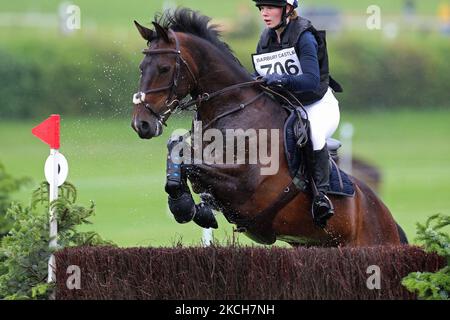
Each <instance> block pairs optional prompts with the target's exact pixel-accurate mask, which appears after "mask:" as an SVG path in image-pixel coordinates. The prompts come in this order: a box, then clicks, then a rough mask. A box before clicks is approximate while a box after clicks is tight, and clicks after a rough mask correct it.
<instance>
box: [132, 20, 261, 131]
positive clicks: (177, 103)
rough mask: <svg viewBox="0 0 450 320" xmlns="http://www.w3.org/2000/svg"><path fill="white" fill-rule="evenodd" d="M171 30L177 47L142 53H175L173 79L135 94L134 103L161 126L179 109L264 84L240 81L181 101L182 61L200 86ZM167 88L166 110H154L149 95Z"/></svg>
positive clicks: (243, 105)
mask: <svg viewBox="0 0 450 320" xmlns="http://www.w3.org/2000/svg"><path fill="white" fill-rule="evenodd" d="M169 32H170V33H171V34H172V36H173V38H174V39H175V49H150V48H147V49H144V50H142V53H144V54H146V55H160V54H174V55H175V56H176V61H175V71H174V72H173V75H172V80H171V82H170V84H169V85H167V86H165V87H160V88H156V89H149V90H147V91H145V92H138V93H136V94H134V95H133V104H134V105H137V106H138V105H144V107H145V108H146V109H147V110H148V111H149V112H150V113H151V114H153V115H154V116H155V117H156V118H157V119H158V122H159V124H160V125H161V127H162V126H163V125H164V126H167V125H166V122H167V119H168V118H169V116H170V115H171V114H173V113H174V112H176V111H178V110H185V109H187V108H189V107H191V106H193V105H197V106H199V105H200V104H201V103H202V102H205V101H208V100H210V99H213V98H215V97H217V96H220V95H222V94H224V93H226V92H228V91H231V90H235V89H238V88H243V87H250V86H254V85H261V84H262V81H259V80H256V81H249V82H243V83H239V84H235V85H232V86H229V87H226V88H224V89H222V90H219V91H216V92H213V93H203V94H200V95H199V96H198V97H197V98H191V99H189V100H188V101H186V102H181V99H180V98H179V97H178V96H177V88H178V84H179V77H180V70H181V63H183V64H184V65H185V66H186V69H187V70H188V72H189V75H190V77H191V78H192V80H193V82H194V85H195V87H198V81H197V79H196V77H195V75H194V73H193V72H192V69H191V68H190V67H189V64H188V63H187V61H186V60H185V59H184V58H183V57H182V55H181V50H180V42H179V41H178V38H177V35H176V33H175V32H174V31H173V30H172V29H169ZM167 90H170V92H169V95H168V96H167V99H166V102H165V106H166V110H163V111H162V112H161V113H158V112H156V111H154V110H153V109H152V108H151V107H150V105H149V104H148V103H146V102H145V99H146V97H147V96H148V95H150V94H153V93H159V92H163V91H167ZM260 96H261V95H258V96H257V97H258V98H259V97H260ZM173 97H175V98H174V99H172V98H173ZM255 100H256V99H255ZM251 102H253V101H251ZM246 106H247V104H241V105H240V109H236V110H235V111H237V110H242V109H243V108H245V107H246ZM235 111H234V112H235ZM228 114H230V113H229V112H227V114H226V115H228ZM226 115H225V114H224V115H223V116H220V117H218V118H222V117H224V116H226ZM215 120H218V119H215Z"/></svg>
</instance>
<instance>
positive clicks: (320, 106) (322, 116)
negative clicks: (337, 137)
mask: <svg viewBox="0 0 450 320" xmlns="http://www.w3.org/2000/svg"><path fill="white" fill-rule="evenodd" d="M304 107H305V110H306V113H307V114H308V119H309V122H310V125H311V137H310V138H311V140H312V144H313V148H314V151H317V150H322V149H323V147H324V146H325V143H326V141H327V139H328V138H331V136H332V135H333V134H334V132H335V131H336V129H337V128H338V126H339V121H340V119H341V115H340V112H339V102H338V101H337V100H336V98H335V97H334V94H333V91H332V89H331V88H328V91H327V93H326V94H325V96H324V97H323V98H322V99H321V100H319V101H317V102H315V103H313V104H310V105H306V106H304ZM302 114H303V116H305V115H304V112H303V111H302Z"/></svg>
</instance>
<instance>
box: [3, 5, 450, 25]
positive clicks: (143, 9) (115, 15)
mask: <svg viewBox="0 0 450 320" xmlns="http://www.w3.org/2000/svg"><path fill="white" fill-rule="evenodd" d="M445 1H446V0H427V1H423V0H421V1H415V3H416V7H417V12H418V13H419V14H428V15H433V14H436V12H437V10H438V7H439V5H440V4H441V3H443V2H445ZM70 2H71V3H74V4H76V5H78V6H79V7H80V9H81V14H82V19H83V20H82V21H84V23H87V24H91V25H95V26H96V27H102V26H109V27H114V28H117V27H129V26H130V22H131V21H132V20H133V19H140V20H142V21H148V20H149V19H150V18H152V17H153V14H154V13H155V12H158V11H161V9H162V8H163V3H164V2H166V3H172V4H176V5H181V6H185V7H189V8H193V9H196V10H201V11H202V12H203V13H205V14H207V15H210V16H212V17H220V18H224V17H235V16H236V13H237V12H238V11H239V9H240V8H243V7H248V8H254V5H253V2H252V1H251V0H244V1H243V0H227V1H220V2H219V1H211V0H169V1H163V0H152V1H149V0H132V1H128V2H127V3H126V5H124V3H123V2H121V1H107V0H97V1H89V0H73V1H70ZM59 3H60V1H55V0H40V1H35V0H22V1H9V2H7V1H2V2H1V3H0V12H31V11H36V12H42V13H55V12H57V8H58V5H59ZM370 5H378V6H380V8H381V10H382V13H384V14H400V13H401V12H402V8H403V5H404V1H403V0H378V1H373V0H333V1H329V0H302V1H300V8H302V7H303V6H309V7H310V6H331V7H335V8H338V9H341V10H343V11H344V12H346V13H351V14H357V15H365V14H366V10H367V8H368V7H369V6H370ZM300 10H301V9H300Z"/></svg>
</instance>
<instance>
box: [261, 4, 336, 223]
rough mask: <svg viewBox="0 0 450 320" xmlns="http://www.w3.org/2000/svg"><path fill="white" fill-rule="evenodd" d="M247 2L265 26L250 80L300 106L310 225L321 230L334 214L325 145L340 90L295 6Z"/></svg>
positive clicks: (320, 44)
mask: <svg viewBox="0 0 450 320" xmlns="http://www.w3.org/2000/svg"><path fill="white" fill-rule="evenodd" d="M253 1H254V2H255V3H256V6H257V7H258V8H259V10H260V12H261V18H262V19H263V20H264V22H265V25H266V26H267V28H266V29H265V30H264V31H263V33H262V35H261V38H260V40H259V43H258V47H257V53H256V54H255V55H253V62H254V66H255V70H256V73H255V74H254V77H255V78H257V77H262V79H263V81H265V82H266V84H267V85H268V86H280V87H283V88H285V89H287V90H289V91H290V92H291V93H293V94H294V95H295V97H296V98H297V99H298V100H299V101H300V102H301V103H302V104H303V105H304V109H305V110H306V113H307V114H308V119H309V122H310V139H311V142H312V150H310V152H307V153H308V154H309V155H308V156H307V157H306V158H307V167H308V168H309V169H308V170H309V171H310V175H311V176H312V178H313V180H314V182H315V185H316V187H317V193H316V196H315V197H314V200H313V204H312V214H313V217H314V221H315V223H316V224H317V225H318V226H320V227H322V228H324V227H325V226H326V222H327V220H328V219H329V218H331V217H332V216H333V214H334V208H333V204H332V203H331V201H330V199H329V198H328V197H327V192H328V191H329V187H330V183H329V177H330V165H329V153H328V149H327V144H326V140H327V139H328V138H330V137H331V136H332V135H333V133H334V132H335V131H336V129H337V127H338V125H339V120H340V113H339V103H338V101H337V100H336V98H335V96H334V94H333V92H341V91H342V88H341V87H340V86H339V84H338V83H337V82H336V81H334V80H333V79H332V78H331V77H330V76H329V70H328V54H327V49H326V41H325V35H324V33H323V32H319V31H317V30H316V29H315V28H314V27H313V26H312V24H311V22H310V21H309V20H307V19H304V18H302V17H300V16H298V14H297V12H296V11H295V9H296V8H297V7H298V1H297V0H253ZM303 117H305V115H303Z"/></svg>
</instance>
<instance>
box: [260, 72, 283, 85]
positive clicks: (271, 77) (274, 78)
mask: <svg viewBox="0 0 450 320" xmlns="http://www.w3.org/2000/svg"><path fill="white" fill-rule="evenodd" d="M262 80H263V81H264V82H265V83H266V84H267V85H268V86H285V85H287V84H288V77H287V76H286V75H279V74H278V73H272V74H268V75H266V76H264V78H263V79H262Z"/></svg>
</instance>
